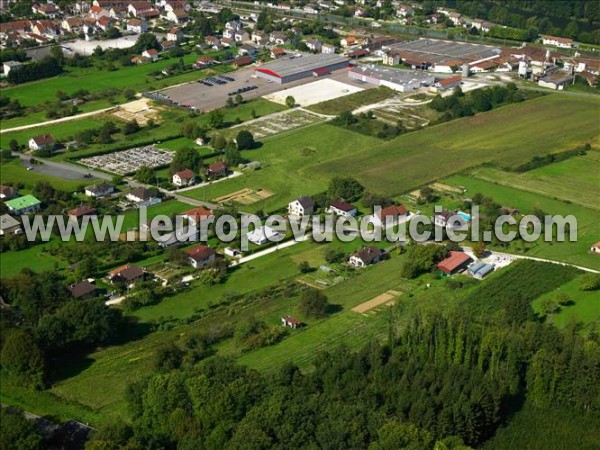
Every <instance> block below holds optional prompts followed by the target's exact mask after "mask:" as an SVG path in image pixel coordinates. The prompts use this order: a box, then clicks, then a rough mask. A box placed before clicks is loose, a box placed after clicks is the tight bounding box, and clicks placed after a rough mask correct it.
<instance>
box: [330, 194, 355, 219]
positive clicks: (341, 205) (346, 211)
mask: <svg viewBox="0 0 600 450" xmlns="http://www.w3.org/2000/svg"><path fill="white" fill-rule="evenodd" d="M327 212H328V213H329V214H335V215H336V216H346V217H354V216H356V213H357V209H356V206H354V205H351V204H350V203H346V202H345V201H343V200H342V199H339V198H338V199H337V200H334V201H332V202H331V203H329V208H327Z"/></svg>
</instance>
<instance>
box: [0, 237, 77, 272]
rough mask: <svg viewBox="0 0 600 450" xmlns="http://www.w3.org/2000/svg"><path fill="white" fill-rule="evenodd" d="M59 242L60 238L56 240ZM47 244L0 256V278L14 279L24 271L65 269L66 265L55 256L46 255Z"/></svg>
mask: <svg viewBox="0 0 600 450" xmlns="http://www.w3.org/2000/svg"><path fill="white" fill-rule="evenodd" d="M54 240H55V241H56V242H58V238H54ZM44 248H45V244H36V245H34V246H33V247H29V248H26V249H24V250H19V251H11V252H5V253H2V254H0V277H3V278H4V277H13V276H15V275H18V274H19V273H20V272H21V271H22V270H23V269H31V270H34V271H36V272H44V271H46V270H52V269H53V268H54V266H55V265H56V266H58V267H59V268H64V267H65V264H64V263H63V262H62V261H59V260H58V259H56V258H54V257H53V256H51V255H49V254H47V253H44V251H43V250H44Z"/></svg>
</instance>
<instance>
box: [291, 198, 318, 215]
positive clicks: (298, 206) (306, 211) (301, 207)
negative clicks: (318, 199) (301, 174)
mask: <svg viewBox="0 0 600 450" xmlns="http://www.w3.org/2000/svg"><path fill="white" fill-rule="evenodd" d="M314 210H315V202H314V201H313V199H312V198H310V197H307V196H304V197H300V198H298V199H296V200H294V201H292V202H290V203H288V215H289V216H296V217H304V216H310V215H311V214H312V213H313V212H314Z"/></svg>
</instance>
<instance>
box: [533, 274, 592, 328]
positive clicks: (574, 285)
mask: <svg viewBox="0 0 600 450" xmlns="http://www.w3.org/2000/svg"><path fill="white" fill-rule="evenodd" d="M581 281H582V276H579V277H577V278H575V279H574V280H571V281H569V282H568V283H565V284H563V285H562V286H560V287H558V288H557V289H555V290H553V291H552V292H548V293H546V294H544V295H542V296H541V297H539V298H537V299H536V300H534V301H533V303H532V306H533V309H534V310H535V311H536V312H538V313H540V314H542V315H543V313H542V309H543V308H542V305H543V303H544V301H545V300H547V299H550V300H556V297H557V296H558V295H559V294H567V295H568V296H569V298H570V299H571V301H572V303H571V304H569V305H567V306H562V307H561V309H560V311H559V312H558V313H556V314H553V315H550V316H549V317H548V318H547V320H548V321H549V322H550V323H553V324H555V325H556V326H557V327H558V328H564V327H566V326H567V325H569V324H572V323H580V324H582V326H583V330H582V331H583V332H584V333H585V334H587V333H589V332H590V331H596V332H600V296H599V293H598V291H595V292H594V291H582V290H580V289H579V287H580V286H581Z"/></svg>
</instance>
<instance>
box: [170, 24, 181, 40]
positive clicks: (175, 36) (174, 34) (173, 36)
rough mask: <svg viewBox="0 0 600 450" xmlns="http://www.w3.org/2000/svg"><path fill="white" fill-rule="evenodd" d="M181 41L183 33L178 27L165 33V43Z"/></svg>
mask: <svg viewBox="0 0 600 450" xmlns="http://www.w3.org/2000/svg"><path fill="white" fill-rule="evenodd" d="M182 39H183V32H182V31H181V28H179V27H173V28H171V29H170V30H169V32H168V33H167V41H176V42H179V41H181V40H182Z"/></svg>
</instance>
